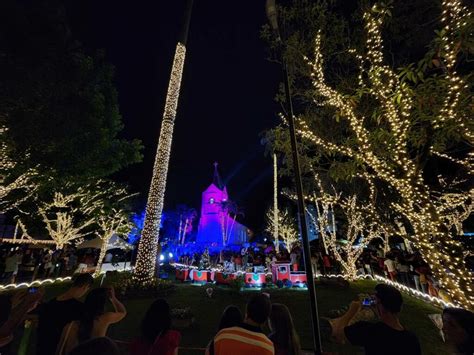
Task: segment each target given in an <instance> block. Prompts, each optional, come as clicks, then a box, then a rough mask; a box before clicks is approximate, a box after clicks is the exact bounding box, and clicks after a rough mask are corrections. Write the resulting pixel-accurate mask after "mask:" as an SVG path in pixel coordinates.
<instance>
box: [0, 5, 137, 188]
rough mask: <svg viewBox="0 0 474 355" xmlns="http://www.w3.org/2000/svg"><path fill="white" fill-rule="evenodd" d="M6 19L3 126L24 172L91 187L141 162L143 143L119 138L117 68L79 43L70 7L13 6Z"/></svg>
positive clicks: (3, 8)
mask: <svg viewBox="0 0 474 355" xmlns="http://www.w3.org/2000/svg"><path fill="white" fill-rule="evenodd" d="M0 14H1V15H0V17H1V18H0V36H1V37H0V77H1V80H0V121H1V122H0V123H2V124H4V125H5V126H6V127H8V131H6V134H5V135H4V137H2V138H3V139H4V140H5V142H6V143H7V145H8V148H9V155H10V157H11V158H12V159H14V160H15V161H16V162H19V163H20V164H17V166H16V170H23V171H27V169H29V168H35V169H37V170H38V171H39V174H38V176H39V177H42V178H43V179H45V180H48V181H51V180H52V179H51V178H53V179H54V180H59V181H62V182H64V181H68V182H71V181H78V182H87V181H90V180H94V179H97V178H100V177H104V176H107V175H110V174H112V173H114V172H116V171H118V170H120V169H121V168H123V167H125V166H127V165H129V164H132V163H136V162H139V161H141V159H142V156H141V153H140V151H141V149H142V147H141V143H140V142H139V141H137V140H133V141H128V140H125V139H122V138H119V134H120V131H121V130H122V128H123V124H122V118H121V115H120V112H119V107H118V102H117V91H116V89H115V87H114V82H113V76H114V70H113V67H112V66H111V65H110V64H108V63H106V61H105V57H104V53H103V52H100V51H99V52H97V53H93V54H88V53H86V51H85V50H84V49H83V48H82V46H81V44H80V43H78V42H77V41H75V40H74V39H73V37H72V34H71V31H70V29H69V27H68V24H67V17H66V13H65V9H64V7H63V6H62V3H61V2H60V1H54V0H46V1H45V0H43V1H15V0H5V1H2V2H1V4H0ZM16 173H17V174H18V173H19V171H16Z"/></svg>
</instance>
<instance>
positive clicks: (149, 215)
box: [134, 42, 186, 283]
mask: <svg viewBox="0 0 474 355" xmlns="http://www.w3.org/2000/svg"><path fill="white" fill-rule="evenodd" d="M185 57H186V47H185V46H184V44H181V43H179V42H178V44H177V45H176V52H175V55H174V60H173V67H172V69H171V77H170V82H169V86H168V93H167V95H166V102H165V110H164V114H163V121H162V123H161V132H160V137H159V140H158V147H157V150H156V157H155V164H154V166H153V176H152V179H151V184H150V192H149V193H148V202H147V206H146V211H145V223H144V227H143V231H142V235H141V239H140V243H139V245H138V256H137V262H136V266H135V273H134V277H135V279H136V280H138V281H139V282H141V283H146V282H150V281H151V280H152V278H153V277H154V275H155V268H156V253H157V243H158V232H159V225H160V220H161V214H162V212H163V202H164V197H165V190H166V178H167V175H168V165H169V160H170V153H171V142H172V140H173V128H174V121H175V119H176V109H177V107H178V99H179V90H180V86H181V78H182V75H183V67H184V59H185Z"/></svg>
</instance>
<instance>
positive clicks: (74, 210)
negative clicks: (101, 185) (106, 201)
mask: <svg viewBox="0 0 474 355" xmlns="http://www.w3.org/2000/svg"><path fill="white" fill-rule="evenodd" d="M98 207H100V201H98V200H97V195H96V194H92V193H90V191H88V190H87V189H86V188H78V189H77V190H75V191H72V192H55V193H54V195H53V198H52V200H51V201H48V202H42V203H41V204H40V206H38V213H39V215H40V217H41V220H42V222H43V223H44V225H45V227H46V230H47V232H48V235H49V237H50V238H51V239H52V240H53V241H54V242H55V245H56V248H57V249H62V248H63V247H64V246H65V245H66V244H71V243H78V242H80V241H82V237H84V236H86V235H88V234H91V233H92V230H91V228H90V227H92V226H93V225H94V223H95V222H96V218H95V216H94V214H93V212H94V210H96V209H97V208H98Z"/></svg>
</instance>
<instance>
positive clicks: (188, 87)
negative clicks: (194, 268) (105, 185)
mask: <svg viewBox="0 0 474 355" xmlns="http://www.w3.org/2000/svg"><path fill="white" fill-rule="evenodd" d="M184 4H185V0H173V1H133V2H131V1H117V0H115V1H113V0H101V1H96V0H87V1H78V2H76V1H75V2H74V6H73V7H71V8H70V10H69V12H70V14H71V19H72V20H71V21H72V30H73V34H74V36H76V37H77V38H78V39H79V40H80V41H81V42H82V43H83V44H84V46H85V47H86V48H89V49H96V48H104V49H105V50H106V53H107V58H108V60H109V61H110V63H112V64H113V65H114V66H115V67H116V82H117V88H118V91H119V104H120V109H121V112H122V115H123V120H124V124H125V128H124V135H125V136H126V137H127V138H138V139H140V140H142V142H143V144H144V146H145V151H144V161H143V163H142V164H139V165H135V166H133V167H131V168H128V169H126V170H125V171H123V172H121V173H120V174H119V178H120V179H122V180H124V181H127V182H129V183H130V184H131V186H132V188H133V189H134V190H137V191H140V192H141V193H142V197H143V203H144V201H145V199H146V195H147V193H148V186H149V183H150V179H151V172H152V166H153V161H154V155H155V150H156V145H157V138H158V134H159V128H160V124H161V118H162V113H163V106H164V101H165V96H166V89H167V85H168V80H169V74H170V69H171V63H172V58H173V54H174V50H175V45H176V41H177V39H178V37H179V33H180V27H181V22H182V16H183V11H184ZM264 10H265V9H264V1H263V0H240V1H222V0H197V1H194V7H193V13H192V19H191V25H190V32H189V37H188V45H187V57H186V62H185V69H184V76H183V82H182V90H181V97H180V102H179V106H178V115H177V119H176V125H175V135H174V141H173V147H172V155H171V162H170V170H169V176H168V188H167V192H166V199H165V209H166V208H174V207H175V206H176V205H177V204H180V203H185V204H188V205H190V206H193V207H195V208H198V209H199V208H200V198H201V192H202V191H203V190H204V189H205V188H206V187H207V186H208V185H209V184H210V182H211V179H212V173H213V166H212V163H213V162H214V161H218V162H219V168H220V172H221V175H222V177H223V179H224V180H225V181H226V182H227V188H228V191H229V194H230V198H231V199H234V200H235V201H236V202H237V203H238V204H239V205H240V206H241V207H243V208H244V210H245V212H246V214H245V222H246V223H247V224H248V225H249V226H250V227H253V228H258V227H260V225H261V224H262V222H263V218H264V214H265V210H266V208H267V206H268V205H269V203H270V202H271V195H272V162H271V159H270V157H265V156H264V147H263V146H262V145H261V143H260V141H261V133H262V132H263V131H264V130H265V129H268V128H270V127H272V126H273V125H274V124H275V123H276V116H275V113H276V112H277V111H278V107H277V105H276V103H275V102H274V99H273V98H274V95H275V91H276V88H277V86H278V82H279V80H280V69H279V67H278V66H277V65H276V64H273V63H270V62H268V61H267V60H266V56H267V55H266V46H265V43H264V42H263V41H262V40H261V39H260V36H259V34H260V28H261V26H262V24H264V23H265V21H266V18H265V11H264Z"/></svg>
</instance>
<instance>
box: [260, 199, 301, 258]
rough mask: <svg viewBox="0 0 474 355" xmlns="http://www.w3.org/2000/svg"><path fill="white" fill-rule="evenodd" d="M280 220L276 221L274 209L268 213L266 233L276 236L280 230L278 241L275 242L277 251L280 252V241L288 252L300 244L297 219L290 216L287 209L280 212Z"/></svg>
mask: <svg viewBox="0 0 474 355" xmlns="http://www.w3.org/2000/svg"><path fill="white" fill-rule="evenodd" d="M277 216H278V219H277V220H275V214H274V210H273V208H270V209H269V210H268V211H267V216H266V220H267V227H266V231H267V232H268V233H269V234H272V235H274V233H275V229H276V228H278V239H276V240H275V241H274V243H275V250H277V251H278V250H279V244H280V240H281V241H282V242H283V245H284V246H285V248H286V250H288V252H290V251H291V249H293V247H294V246H295V245H296V244H297V243H298V242H299V240H300V238H299V235H298V230H297V229H296V219H295V218H294V217H292V216H291V215H290V213H289V212H288V210H287V209H284V210H278V215H277Z"/></svg>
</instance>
